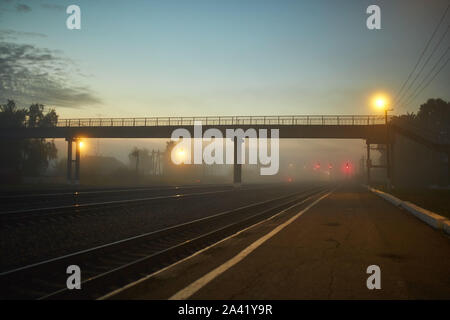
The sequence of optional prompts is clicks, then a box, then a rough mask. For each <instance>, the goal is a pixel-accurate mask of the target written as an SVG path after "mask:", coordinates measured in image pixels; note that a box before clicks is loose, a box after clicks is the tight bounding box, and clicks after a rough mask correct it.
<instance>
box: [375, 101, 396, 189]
mask: <svg viewBox="0 0 450 320" xmlns="http://www.w3.org/2000/svg"><path fill="white" fill-rule="evenodd" d="M375 104H376V105H377V107H378V108H380V109H383V110H384V124H385V126H386V176H387V189H388V190H390V189H391V187H392V185H391V149H390V148H391V144H390V134H389V125H388V112H389V111H393V110H394V109H389V108H388V106H387V103H386V100H385V99H383V98H378V99H377V100H376V101H375Z"/></svg>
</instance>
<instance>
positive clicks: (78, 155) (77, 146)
mask: <svg viewBox="0 0 450 320" xmlns="http://www.w3.org/2000/svg"><path fill="white" fill-rule="evenodd" d="M80 149H81V146H80V142H79V141H78V140H75V184H77V185H78V184H80V159H81V150H80Z"/></svg>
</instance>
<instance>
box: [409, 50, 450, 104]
mask: <svg viewBox="0 0 450 320" xmlns="http://www.w3.org/2000/svg"><path fill="white" fill-rule="evenodd" d="M449 61H450V57H449V58H447V61H445V62H444V64H443V65H442V66H441V67H440V68H439V70H438V71H437V72H436V73H435V74H434V76H433V77H432V78H431V79H430V81H428V82H427V84H426V85H425V86H424V87H422V88H421V89H420V91H419V92H417V93H416V94H415V96H414V97H413V99H412V101H414V99H416V97H417V96H418V95H419V94H420V93H421V92H422V91H423V90H425V89H426V88H427V87H428V86H429V85H430V83H431V82H433V80H434V79H435V78H436V77H437V75H438V74H439V73H440V72H441V71H442V70H444V68H445V66H446V65H447V63H448V62H449Z"/></svg>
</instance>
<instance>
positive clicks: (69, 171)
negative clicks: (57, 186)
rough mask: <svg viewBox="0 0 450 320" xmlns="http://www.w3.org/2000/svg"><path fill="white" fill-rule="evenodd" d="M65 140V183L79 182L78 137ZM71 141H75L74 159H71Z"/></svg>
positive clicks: (79, 157) (79, 156)
mask: <svg viewBox="0 0 450 320" xmlns="http://www.w3.org/2000/svg"><path fill="white" fill-rule="evenodd" d="M66 141H67V183H68V184H80V160H81V150H80V149H81V146H80V142H79V141H78V139H74V138H66ZM73 142H74V143H75V159H73V154H72V153H73V152H72V150H73ZM74 163H75V176H74V175H73V164H74Z"/></svg>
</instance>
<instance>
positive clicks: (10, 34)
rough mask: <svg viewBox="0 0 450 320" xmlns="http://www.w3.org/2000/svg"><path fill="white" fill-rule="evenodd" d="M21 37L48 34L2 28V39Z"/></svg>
mask: <svg viewBox="0 0 450 320" xmlns="http://www.w3.org/2000/svg"><path fill="white" fill-rule="evenodd" d="M21 37H29V38H47V35H46V34H43V33H38V32H23V31H15V30H10V29H0V40H17V39H19V38H21Z"/></svg>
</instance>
